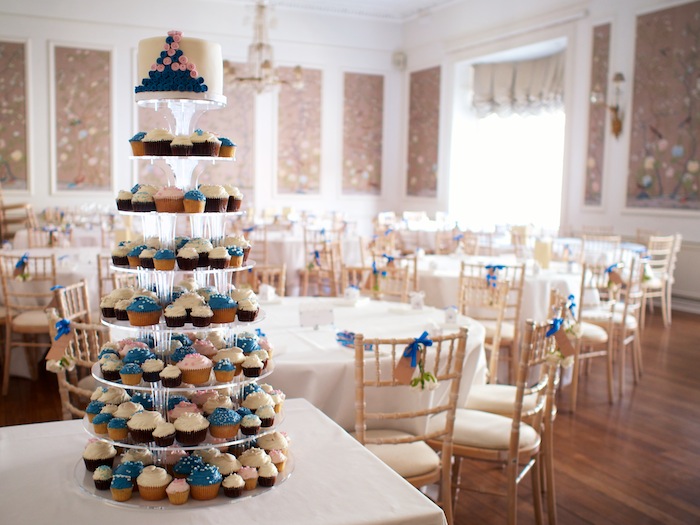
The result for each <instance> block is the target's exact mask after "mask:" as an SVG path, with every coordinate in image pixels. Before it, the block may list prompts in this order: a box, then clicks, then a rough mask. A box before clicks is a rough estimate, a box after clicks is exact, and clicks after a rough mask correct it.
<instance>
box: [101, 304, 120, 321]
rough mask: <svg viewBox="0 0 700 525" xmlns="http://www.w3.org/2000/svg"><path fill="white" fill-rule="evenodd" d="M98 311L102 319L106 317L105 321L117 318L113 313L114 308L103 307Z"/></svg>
mask: <svg viewBox="0 0 700 525" xmlns="http://www.w3.org/2000/svg"><path fill="white" fill-rule="evenodd" d="M100 310H101V311H102V317H106V318H107V319H110V318H113V317H116V316H117V314H116V312H115V311H114V306H103V307H102V308H100Z"/></svg>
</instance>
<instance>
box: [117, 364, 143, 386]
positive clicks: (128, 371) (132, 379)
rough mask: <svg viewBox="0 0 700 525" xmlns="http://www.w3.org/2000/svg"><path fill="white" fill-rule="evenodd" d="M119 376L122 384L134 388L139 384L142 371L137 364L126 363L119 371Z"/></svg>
mask: <svg viewBox="0 0 700 525" xmlns="http://www.w3.org/2000/svg"><path fill="white" fill-rule="evenodd" d="M119 376H120V377H121V379H122V384H124V385H128V386H136V385H138V384H139V383H140V382H141V378H142V377H143V370H142V369H141V366H140V365H138V364H137V363H127V364H125V365H124V366H123V367H122V369H121V370H120V371H119Z"/></svg>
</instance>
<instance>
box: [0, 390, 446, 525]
mask: <svg viewBox="0 0 700 525" xmlns="http://www.w3.org/2000/svg"><path fill="white" fill-rule="evenodd" d="M285 411H286V419H285V421H284V423H283V425H282V427H281V429H282V430H284V431H286V432H287V433H288V434H289V436H290V438H291V440H292V443H291V445H290V452H291V454H292V458H293V460H294V471H293V473H292V474H291V476H290V477H289V479H287V480H286V481H285V482H284V483H282V484H280V485H279V486H277V487H275V488H273V489H272V490H270V491H269V492H268V493H266V494H261V495H260V496H256V497H254V498H246V499H240V500H231V502H230V503H225V504H220V503H219V502H218V500H217V502H216V503H217V504H215V505H212V506H210V507H207V508H206V510H204V509H202V508H194V507H192V508H188V506H187V504H185V505H184V506H182V507H179V508H177V509H172V510H161V511H158V510H150V509H138V508H130V509H127V508H123V507H118V506H115V505H111V504H108V503H107V502H105V501H103V500H100V499H98V498H96V497H94V496H90V495H87V494H85V493H84V492H83V491H82V490H81V489H79V488H78V486H77V483H76V482H75V481H74V475H73V471H74V467H75V465H76V463H77V462H78V461H80V460H81V455H82V451H83V448H84V446H85V443H86V442H87V439H88V435H87V434H86V433H85V431H84V430H83V427H82V422H81V421H78V420H74V421H61V422H53V423H39V424H35V425H21V426H15V427H5V428H0V472H2V474H3V479H4V480H5V482H4V483H3V489H2V491H0V506H2V521H3V523H8V524H10V523H11V524H24V523H26V524H35V523H53V524H57V525H58V524H67V525H73V524H82V523H100V524H101V525H124V524H125V523H165V522H166V521H167V523H170V524H172V525H175V524H197V525H206V524H221V523H225V522H231V523H233V522H235V523H269V524H279V523H284V524H285V525H295V524H299V525H313V524H323V525H326V524H338V525H361V524H383V523H387V524H397V523H401V524H405V525H442V524H444V523H446V521H445V517H444V514H443V513H442V510H441V509H440V508H439V507H438V506H436V505H435V504H434V503H432V502H431V501H430V500H429V499H428V498H426V497H425V496H423V495H422V494H420V493H419V492H418V491H417V490H416V489H415V488H413V487H412V486H411V485H410V484H408V483H407V482H406V481H404V480H403V479H402V478H401V477H400V476H399V475H398V474H396V473H395V472H394V471H393V470H391V469H390V468H389V467H387V466H386V465H384V464H383V463H382V462H381V461H379V460H378V459H377V458H376V457H374V456H373V455H372V454H371V453H370V452H369V451H367V450H366V449H365V448H364V447H362V446H361V445H360V444H359V443H357V442H356V441H355V440H354V439H353V438H351V437H350V436H349V435H348V434H347V433H346V432H344V431H343V430H342V429H341V428H340V427H338V426H337V425H335V424H334V423H333V422H332V421H331V420H329V419H328V418H327V417H325V416H324V415H323V414H322V413H321V412H319V411H318V410H316V409H315V408H314V407H313V406H311V405H309V404H308V403H307V402H305V401H304V400H301V399H299V400H288V401H287V403H286V404H285ZM220 498H224V496H220Z"/></svg>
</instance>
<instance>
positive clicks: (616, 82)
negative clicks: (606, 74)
mask: <svg viewBox="0 0 700 525" xmlns="http://www.w3.org/2000/svg"><path fill="white" fill-rule="evenodd" d="M612 81H613V89H614V90H615V95H614V97H615V98H614V101H615V102H614V104H612V105H611V106H608V109H609V110H610V127H611V129H612V133H613V135H615V138H618V137H619V136H620V133H622V121H623V120H624V114H623V112H622V108H621V107H620V104H621V99H622V85H623V84H624V83H625V75H623V74H622V73H620V72H617V73H615V75H614V76H613V79H612Z"/></svg>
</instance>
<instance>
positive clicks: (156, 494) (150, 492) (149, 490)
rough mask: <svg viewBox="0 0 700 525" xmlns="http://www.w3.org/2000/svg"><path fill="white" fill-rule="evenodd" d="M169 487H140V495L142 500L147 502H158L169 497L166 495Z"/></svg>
mask: <svg viewBox="0 0 700 525" xmlns="http://www.w3.org/2000/svg"><path fill="white" fill-rule="evenodd" d="M167 487H168V486H167V485H163V486H162V487H144V486H143V485H139V495H140V496H141V499H145V500H146V501H158V500H161V499H165V498H166V497H167V494H166V493H165V489H166V488H167Z"/></svg>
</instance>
